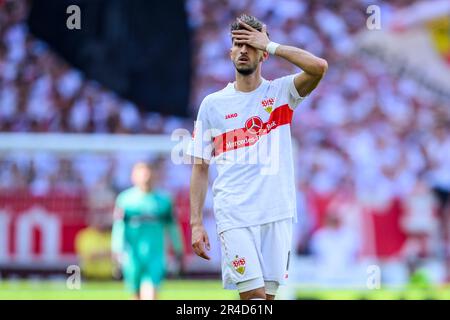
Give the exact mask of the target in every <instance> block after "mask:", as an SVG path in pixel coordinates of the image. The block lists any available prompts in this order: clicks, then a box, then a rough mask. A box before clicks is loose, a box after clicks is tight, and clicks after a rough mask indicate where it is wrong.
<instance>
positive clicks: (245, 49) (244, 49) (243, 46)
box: [241, 44, 248, 54]
mask: <svg viewBox="0 0 450 320" xmlns="http://www.w3.org/2000/svg"><path fill="white" fill-rule="evenodd" d="M247 52H248V46H247V45H246V44H243V45H242V47H241V54H242V53H247Z"/></svg>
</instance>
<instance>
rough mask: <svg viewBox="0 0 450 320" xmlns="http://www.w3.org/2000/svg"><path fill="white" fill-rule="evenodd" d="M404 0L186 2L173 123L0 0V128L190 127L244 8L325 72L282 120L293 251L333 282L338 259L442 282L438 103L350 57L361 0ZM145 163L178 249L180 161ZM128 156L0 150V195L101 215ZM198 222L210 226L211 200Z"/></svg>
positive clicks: (284, 66) (182, 195) (219, 77)
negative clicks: (184, 50) (73, 203)
mask: <svg viewBox="0 0 450 320" xmlns="http://www.w3.org/2000/svg"><path fill="white" fill-rule="evenodd" d="M415 3H417V1H413V0H396V1H389V3H387V2H385V1H370V3H369V1H363V0H359V1H358V0H352V1H339V2H338V1H306V0H305V1H295V0H279V1H272V0H259V1H250V0H221V1H212V0H187V1H186V3H185V5H186V10H187V12H188V22H189V27H190V29H191V30H192V33H193V39H192V48H193V49H192V50H193V52H192V54H193V56H192V75H191V96H190V103H189V106H187V108H188V109H189V112H190V114H191V117H190V118H181V117H177V116H170V115H162V114H159V113H157V112H145V111H142V110H141V109H140V108H138V106H137V105H136V104H134V103H133V102H131V101H128V100H126V99H124V98H121V97H120V96H119V95H118V94H115V93H114V92H112V91H111V90H109V89H108V88H106V87H104V86H102V85H101V84H100V83H98V82H96V81H93V80H90V79H88V78H87V77H86V76H85V75H84V74H83V72H82V71H80V70H77V69H76V68H74V67H72V66H71V65H70V64H68V63H67V62H66V61H64V59H62V58H61V57H60V56H59V55H58V54H57V53H55V52H54V51H53V50H52V49H51V47H49V46H48V45H46V43H45V42H43V41H41V40H39V39H37V38H36V37H34V36H33V35H32V34H31V33H30V32H29V30H28V28H27V24H26V23H25V19H26V16H27V14H28V2H27V1H25V0H16V1H0V131H1V132H32V133H42V132H48V133H89V134H90V133H110V134H171V133H172V131H173V130H174V129H176V128H187V129H189V130H190V131H191V130H192V127H193V120H194V119H195V116H196V111H197V108H198V106H199V105H200V102H201V100H202V99H203V98H204V97H205V96H206V95H207V94H209V93H212V92H214V91H217V90H219V89H222V88H223V87H224V86H226V84H227V83H228V82H231V81H233V78H234V69H233V67H232V64H231V62H230V60H229V48H230V45H231V39H230V34H229V28H228V25H229V23H230V22H231V21H232V20H233V19H234V18H235V17H236V16H238V15H239V14H240V13H242V12H246V13H249V14H252V15H255V16H256V17H258V18H259V19H261V20H262V21H264V22H265V23H266V24H267V26H268V31H269V33H270V37H271V39H273V40H274V41H276V42H279V43H285V44H290V45H294V46H298V47H300V48H304V49H306V50H308V51H310V52H312V53H314V54H316V55H318V56H320V57H323V58H325V59H326V60H327V61H328V64H329V66H330V67H329V70H328V73H327V75H326V77H325V78H324V79H323V81H322V83H321V84H320V86H319V87H318V88H317V89H316V90H315V91H314V92H313V93H312V94H311V96H309V97H308V98H307V99H305V100H304V101H303V102H302V105H301V106H300V107H299V108H298V109H297V110H296V112H295V115H294V120H293V125H292V132H293V137H294V142H295V150H296V167H295V170H296V174H297V181H298V216H299V224H298V225H297V226H296V238H295V240H296V241H295V249H296V252H297V253H298V254H299V255H300V256H303V257H306V260H305V261H307V259H312V261H314V262H313V263H317V262H319V265H320V266H321V268H323V274H324V277H325V278H326V277H332V276H330V272H331V271H330V270H334V271H333V272H334V273H336V274H337V273H338V272H339V270H341V271H342V272H343V273H345V271H344V270H349V269H348V266H349V265H352V264H356V263H358V261H360V260H361V259H363V258H364V257H370V258H371V259H375V261H377V263H378V262H380V261H385V262H389V263H391V262H392V263H395V264H396V266H397V267H396V269H395V270H397V271H395V272H393V273H392V274H393V275H392V277H393V278H396V279H397V278H401V279H403V278H404V277H403V278H402V275H403V274H406V275H407V276H406V277H407V279H411V276H414V275H417V273H416V272H418V270H422V269H421V268H422V267H424V268H425V269H426V267H427V266H428V269H427V270H428V273H427V272H425V274H426V275H427V277H428V280H429V281H437V282H443V281H449V280H450V279H449V277H450V271H449V270H450V262H449V260H450V239H449V238H450V236H449V233H450V231H449V230H450V222H449V220H450V218H449V217H450V205H449V192H450V108H449V100H448V99H447V100H446V98H443V97H441V96H438V95H436V94H435V93H434V92H432V91H431V90H429V89H427V88H423V87H422V86H421V85H420V83H418V82H417V81H415V80H414V79H412V78H411V77H409V76H408V75H407V74H402V73H394V72H392V69H393V68H392V67H391V66H390V65H389V64H386V63H383V62H382V61H380V60H379V59H377V58H375V57H373V56H370V55H367V54H364V53H362V52H361V50H359V47H358V41H357V39H358V34H359V33H360V32H361V31H364V29H365V28H366V19H367V16H368V15H367V13H366V8H367V6H368V5H369V4H376V5H379V6H380V8H381V12H382V14H383V17H391V16H392V15H393V14H394V13H395V12H397V11H399V10H401V9H403V8H406V7H409V6H411V5H414V4H415ZM386 21H388V19H386ZM449 30H450V29H449ZM374 32H376V31H374ZM398 32H401V31H398ZM449 37H450V32H449ZM169 63H170V62H169ZM447 63H450V55H449V56H447ZM448 67H449V68H450V66H448ZM295 72H298V70H296V69H295V68H294V67H293V66H292V65H290V64H289V63H286V62H285V61H283V60H282V59H278V58H276V57H270V58H269V60H268V61H267V62H266V63H264V65H263V77H264V78H266V79H274V78H277V77H280V76H283V75H286V74H292V73H295ZM149 157H150V158H152V159H154V160H155V161H157V162H158V174H159V184H160V186H161V187H163V188H165V189H167V190H169V191H170V192H171V193H172V194H173V196H174V199H175V201H176V202H177V208H178V210H177V214H178V215H179V218H180V221H181V223H184V234H185V240H186V243H187V244H189V241H190V240H189V231H188V228H187V221H188V216H189V209H188V187H189V174H190V168H189V166H188V165H175V164H173V163H172V162H171V160H170V157H169V156H167V155H158V154H153V155H149ZM140 158H142V154H123V153H120V152H118V153H116V154H109V155H100V154H98V155H97V154H83V153H80V154H70V155H64V156H61V155H58V154H57V153H49V152H34V153H33V154H29V153H27V152H22V151H21V150H17V151H14V152H8V153H0V190H1V192H5V193H11V192H18V191H17V190H22V191H23V190H25V189H27V191H26V192H29V193H30V194H31V195H30V197H34V196H42V195H46V194H49V193H53V194H54V193H55V192H67V193H82V194H86V195H91V196H90V197H87V198H91V200H88V203H89V205H88V207H90V208H91V210H94V211H95V210H97V211H100V212H103V213H104V214H105V217H106V216H108V214H109V213H111V212H110V209H111V206H112V203H113V202H114V196H115V194H117V192H119V191H121V190H123V189H124V188H125V187H127V186H129V184H130V182H129V179H128V177H129V172H130V169H131V166H132V164H133V163H134V161H136V160H138V159H140ZM213 177H214V175H212V177H211V179H212V178H213ZM12 198H13V197H12ZM92 208H94V209H92ZM95 208H97V209H95ZM88 210H89V209H88ZM105 212H106V213H105ZM80 214H81V213H80ZM206 216H207V219H208V221H209V222H207V223H209V224H210V226H211V227H210V230H211V231H210V232H214V227H213V223H214V222H213V220H212V203H211V195H209V196H208V200H207V213H206ZM185 247H186V248H189V247H190V246H189V245H187V246H185ZM217 250H218V248H217ZM217 257H218V255H217ZM217 259H218V258H217ZM372 261H373V260H372ZM299 266H302V265H301V264H300V265H299ZM306 269H307V268H306V265H305V270H306ZM398 270H400V271H398ZM402 270H403V271H402ZM430 270H431V271H430ZM336 274H335V276H336V277H338V278H339V275H336ZM302 276H304V275H302V272H300V275H299V277H302ZM343 277H344V278H345V277H346V276H345V275H344V276H343ZM329 280H330V279H329ZM330 281H331V280H330ZM405 281H408V280H405ZM394 282H395V281H394Z"/></svg>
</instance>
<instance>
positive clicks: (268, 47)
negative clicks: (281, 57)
mask: <svg viewBox="0 0 450 320" xmlns="http://www.w3.org/2000/svg"><path fill="white" fill-rule="evenodd" d="M279 46H280V44H279V43H277V42H273V41H270V42H269V43H268V44H267V45H266V51H267V52H268V53H270V54H275V51H276V50H277V48H278V47H279Z"/></svg>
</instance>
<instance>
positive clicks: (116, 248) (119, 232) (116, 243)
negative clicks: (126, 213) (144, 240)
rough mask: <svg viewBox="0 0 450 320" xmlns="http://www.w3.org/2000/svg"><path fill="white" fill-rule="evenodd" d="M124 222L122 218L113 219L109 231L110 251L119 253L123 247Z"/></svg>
mask: <svg viewBox="0 0 450 320" xmlns="http://www.w3.org/2000/svg"><path fill="white" fill-rule="evenodd" d="M124 235H125V224H124V222H123V220H116V221H114V224H113V227H112V232H111V251H112V252H113V253H120V252H122V251H123V249H124V242H125V239H124Z"/></svg>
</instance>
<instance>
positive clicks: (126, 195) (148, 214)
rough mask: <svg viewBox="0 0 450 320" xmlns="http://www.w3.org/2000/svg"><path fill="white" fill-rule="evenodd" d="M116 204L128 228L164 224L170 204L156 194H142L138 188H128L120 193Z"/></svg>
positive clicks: (162, 196)
mask: <svg viewBox="0 0 450 320" xmlns="http://www.w3.org/2000/svg"><path fill="white" fill-rule="evenodd" d="M118 202H119V206H120V207H121V209H122V210H123V212H124V221H125V223H126V225H127V226H128V227H135V228H137V227H140V226H142V225H143V224H155V223H158V224H164V223H165V221H166V220H167V217H168V213H169V212H168V210H169V205H170V204H169V203H168V201H167V200H166V199H165V197H164V195H161V194H158V193H157V192H150V193H144V192H142V191H140V190H139V189H138V188H130V189H128V190H125V191H124V192H122V193H121V195H120V197H119V201H118Z"/></svg>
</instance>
